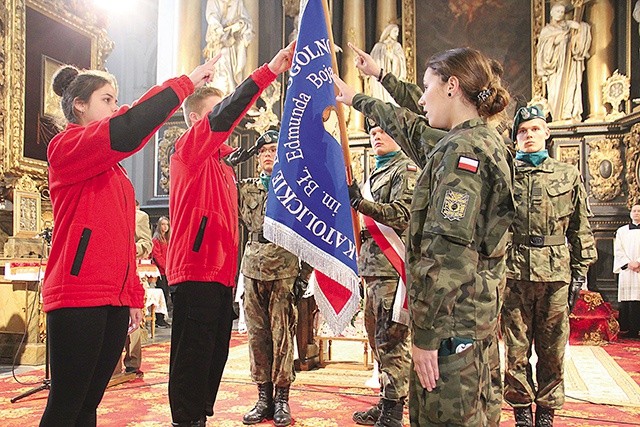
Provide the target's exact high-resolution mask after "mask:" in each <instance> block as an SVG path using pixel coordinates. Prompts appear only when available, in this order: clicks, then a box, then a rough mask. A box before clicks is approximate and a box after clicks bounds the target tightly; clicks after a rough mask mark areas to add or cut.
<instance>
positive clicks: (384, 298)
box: [364, 277, 411, 402]
mask: <svg viewBox="0 0 640 427" xmlns="http://www.w3.org/2000/svg"><path fill="white" fill-rule="evenodd" d="M365 282H366V289H367V291H366V295H365V307H364V325H365V329H366V330H367V336H368V338H369V346H370V347H371V349H372V350H373V355H374V357H375V359H376V361H377V362H378V370H379V374H380V385H381V386H382V390H383V393H382V397H384V398H385V399H389V400H393V401H396V402H397V401H399V400H401V399H405V398H406V397H407V395H408V393H409V366H410V364H411V347H410V346H411V340H410V338H409V327H408V326H406V325H403V324H401V323H396V322H394V321H392V320H391V315H392V311H393V300H394V296H395V293H396V288H397V286H398V278H396V277H366V278H365Z"/></svg>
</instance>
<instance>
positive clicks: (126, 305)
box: [40, 57, 217, 426]
mask: <svg viewBox="0 0 640 427" xmlns="http://www.w3.org/2000/svg"><path fill="white" fill-rule="evenodd" d="M216 61H217V57H216V58H214V59H212V60H211V61H208V62H207V63H205V64H203V65H200V66H198V67H196V68H195V69H194V70H193V71H192V72H191V74H190V75H189V76H182V77H178V78H174V79H170V80H168V81H166V82H165V83H164V84H162V85H160V86H156V87H153V88H151V89H150V90H149V91H148V92H147V93H146V94H145V95H143V96H142V98H140V99H139V100H138V101H136V102H135V103H134V104H133V106H131V107H128V106H122V107H118V103H117V86H116V82H115V79H114V78H113V76H111V75H109V74H106V73H103V72H99V71H80V70H78V69H76V68H74V67H72V66H65V67H63V68H61V69H60V70H59V71H58V72H57V73H56V75H55V76H54V80H53V90H54V91H55V93H56V94H58V95H60V96H61V106H62V110H63V112H64V114H65V117H66V119H67V120H68V121H69V124H68V125H67V127H66V129H65V130H64V131H62V132H61V133H59V134H58V135H56V136H55V137H54V138H53V139H52V140H51V143H50V144H49V147H48V151H47V156H48V160H49V189H50V192H51V204H52V206H53V218H54V222H55V227H56V231H55V232H54V233H53V240H52V245H51V254H50V257H49V262H48V266H47V274H46V278H45V280H44V287H43V308H44V311H45V312H46V313H47V333H48V342H49V348H50V362H51V392H50V393H49V399H48V401H47V407H46V409H45V411H44V414H43V416H42V419H41V421H40V426H63V425H64V426H95V425H96V409H97V407H98V404H99V403H100V401H101V400H102V396H103V394H104V391H105V389H106V387H107V384H108V382H109V379H110V378H111V374H112V373H113V371H114V368H115V366H116V363H117V362H118V359H119V357H120V354H121V353H122V349H123V347H124V341H125V338H126V336H127V329H128V331H129V332H132V331H133V330H135V329H137V328H138V326H139V324H140V321H141V320H142V311H141V309H142V307H143V298H144V289H143V288H142V285H141V284H140V280H139V279H138V278H137V276H136V260H135V256H136V249H135V244H134V234H135V228H134V227H135V202H134V200H135V199H134V194H133V186H132V185H131V181H129V178H128V177H127V174H126V172H125V170H124V168H123V167H122V166H121V165H120V163H119V162H120V161H121V160H123V159H125V158H127V157H129V156H131V155H132V154H134V153H135V152H137V151H139V150H141V149H142V147H144V145H145V144H146V142H147V141H149V139H150V138H151V136H152V135H153V134H154V133H155V132H156V131H157V130H158V128H159V127H160V126H161V125H162V124H163V123H164V122H165V121H166V120H167V119H168V118H169V117H171V115H172V114H173V113H174V112H175V111H176V110H177V109H178V108H179V107H180V104H181V102H182V101H183V100H184V99H185V98H186V97H187V96H188V95H189V94H191V93H192V92H193V90H194V87H199V86H202V85H203V84H204V83H206V82H207V81H209V80H210V79H211V77H212V74H213V65H214V64H215V62H216ZM104 224H109V228H108V229H107V228H105V227H104Z"/></svg>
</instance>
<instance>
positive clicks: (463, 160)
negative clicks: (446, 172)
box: [458, 156, 480, 173]
mask: <svg viewBox="0 0 640 427" xmlns="http://www.w3.org/2000/svg"><path fill="white" fill-rule="evenodd" d="M478 165H480V162H479V161H478V160H477V159H473V158H471V157H466V156H460V157H459V158H458V169H462V170H465V171H468V172H471V173H476V172H478Z"/></svg>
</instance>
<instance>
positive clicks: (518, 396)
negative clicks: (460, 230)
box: [501, 280, 569, 409]
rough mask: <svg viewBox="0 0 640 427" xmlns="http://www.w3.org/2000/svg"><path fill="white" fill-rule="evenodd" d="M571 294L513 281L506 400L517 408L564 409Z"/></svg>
mask: <svg viewBox="0 0 640 427" xmlns="http://www.w3.org/2000/svg"><path fill="white" fill-rule="evenodd" d="M568 291H569V286H568V284H567V283H563V282H527V281H518V280H508V281H507V289H506V291H505V295H504V305H503V307H502V322H501V323H502V335H503V337H504V342H505V345H506V350H507V363H506V370H505V378H504V382H505V384H504V388H505V390H504V397H505V400H506V401H507V402H508V403H509V405H511V406H513V407H523V406H529V405H531V403H533V402H535V403H536V404H538V405H540V406H544V407H546V408H551V409H560V408H562V405H563V404H564V349H565V346H566V345H567V340H568V338H569V312H568V308H567V298H568ZM532 345H534V346H535V350H536V354H537V355H538V363H537V364H536V381H535V382H534V379H533V377H532V372H531V371H532V368H531V364H530V363H529V358H530V357H531V349H532ZM536 384H537V388H536Z"/></svg>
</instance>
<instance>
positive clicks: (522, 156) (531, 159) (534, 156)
mask: <svg viewBox="0 0 640 427" xmlns="http://www.w3.org/2000/svg"><path fill="white" fill-rule="evenodd" d="M547 157H549V152H548V151H547V150H540V151H536V152H535V153H525V152H524V151H516V160H522V161H523V162H527V163H529V164H530V165H533V166H538V165H539V164H540V163H542V162H543V161H544V159H546V158H547Z"/></svg>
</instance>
